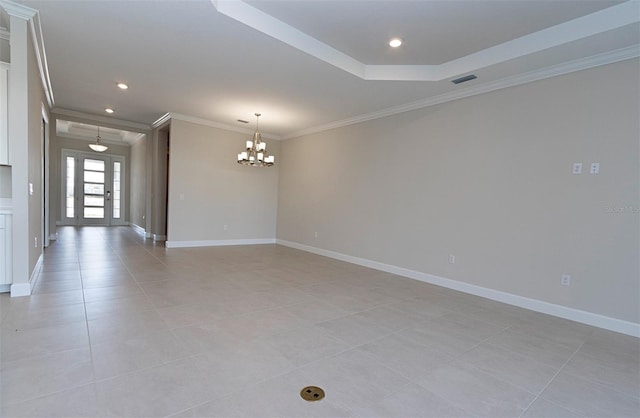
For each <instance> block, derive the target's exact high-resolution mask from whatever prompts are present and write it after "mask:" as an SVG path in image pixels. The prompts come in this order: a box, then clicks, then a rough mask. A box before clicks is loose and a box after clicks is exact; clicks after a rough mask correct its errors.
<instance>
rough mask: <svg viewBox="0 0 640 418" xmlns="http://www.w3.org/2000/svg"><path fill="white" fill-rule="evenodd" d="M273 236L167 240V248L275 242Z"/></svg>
mask: <svg viewBox="0 0 640 418" xmlns="http://www.w3.org/2000/svg"><path fill="white" fill-rule="evenodd" d="M275 243H276V239H275V238H254V239H220V240H203V241H167V242H166V244H165V245H166V247H167V248H188V247H220V246H226V245H258V244H275Z"/></svg>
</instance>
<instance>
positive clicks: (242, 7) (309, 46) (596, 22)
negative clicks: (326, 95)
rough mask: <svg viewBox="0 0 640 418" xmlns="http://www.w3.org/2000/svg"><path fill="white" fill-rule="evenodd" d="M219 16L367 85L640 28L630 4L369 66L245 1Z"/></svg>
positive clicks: (220, 5)
mask: <svg viewBox="0 0 640 418" xmlns="http://www.w3.org/2000/svg"><path fill="white" fill-rule="evenodd" d="M211 3H212V4H213V5H214V7H215V8H216V10H217V11H218V12H219V13H222V14H224V15H226V16H228V17H230V18H232V19H234V20H236V21H238V22H241V23H243V24H245V25H247V26H249V27H251V28H253V29H255V30H258V31H260V32H262V33H264V34H266V35H269V36H271V37H273V38H275V39H277V40H279V41H281V42H284V43H286V44H287V45H290V46H292V47H294V48H297V49H298V50H300V51H302V52H305V53H307V54H309V55H311V56H313V57H315V58H318V59H320V60H322V61H324V62H326V63H328V64H331V65H333V66H335V67H337V68H340V69H341V70H343V71H346V72H348V73H350V74H353V75H355V76H357V77H360V78H362V79H364V80H378V81H383V80H385V81H441V80H446V79H449V78H453V77H455V76H458V75H460V74H465V73H469V72H473V71H476V70H479V69H481V68H486V67H489V66H491V65H496V64H500V63H503V62H506V61H509V60H513V59H516V58H519V57H523V56H527V55H530V54H533V53H536V52H540V51H544V50H546V49H549V48H553V47H557V46H559V45H563V44H567V43H569V42H574V41H577V40H579V39H584V38H587V37H589V36H593V35H597V34H599V33H603V32H607V31H609V30H613V29H617V28H620V27H623V26H626V25H629V24H632V23H636V22H640V13H639V5H638V2H637V1H627V2H624V3H621V4H618V5H616V6H612V7H609V8H606V9H603V10H600V11H597V12H594V13H591V14H589V15H586V16H582V17H579V18H576V19H573V20H570V21H567V22H564V23H561V24H559V25H556V26H552V27H549V28H546V29H542V30H540V31H537V32H534V33H530V34H528V35H525V36H522V37H520V38H516V39H513V40H511V41H507V42H504V43H502V44H499V45H495V46H492V47H490V48H487V49H484V50H482V51H478V52H475V53H473V54H469V55H467V56H464V57H461V58H458V59H455V60H452V61H449V62H445V63H443V64H440V65H366V64H364V63H362V62H360V61H358V60H356V59H355V58H353V57H351V56H349V55H347V54H345V53H343V52H340V51H338V50H337V49H335V48H333V47H331V46H329V45H327V44H325V43H323V42H321V41H319V40H317V39H315V38H313V37H311V36H310V35H308V34H306V33H304V32H302V31H300V30H298V29H296V28H294V27H292V26H290V25H288V24H287V23H285V22H283V21H281V20H278V19H276V18H274V17H273V16H271V15H268V14H267V13H265V12H263V11H261V10H258V9H256V8H255V7H253V6H250V5H249V4H247V3H245V2H244V1H242V0H211Z"/></svg>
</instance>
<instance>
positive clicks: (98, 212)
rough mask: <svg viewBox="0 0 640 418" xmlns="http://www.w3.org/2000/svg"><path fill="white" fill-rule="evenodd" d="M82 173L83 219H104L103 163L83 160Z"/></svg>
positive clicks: (104, 164) (104, 166) (88, 159)
mask: <svg viewBox="0 0 640 418" xmlns="http://www.w3.org/2000/svg"><path fill="white" fill-rule="evenodd" d="M82 166H83V168H84V173H83V180H84V181H83V185H82V188H83V192H84V198H83V202H82V203H83V207H84V209H83V214H84V218H85V219H104V215H105V212H104V207H105V198H104V194H105V184H104V182H105V174H106V173H105V169H106V167H107V165H106V163H105V161H103V160H96V159H91V158H85V159H84V160H83V163H82Z"/></svg>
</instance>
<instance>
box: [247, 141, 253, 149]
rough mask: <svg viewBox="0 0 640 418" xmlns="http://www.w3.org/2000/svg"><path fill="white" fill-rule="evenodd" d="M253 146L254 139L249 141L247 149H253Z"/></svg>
mask: <svg viewBox="0 0 640 418" xmlns="http://www.w3.org/2000/svg"><path fill="white" fill-rule="evenodd" d="M252 147H253V141H247V149H251V148H252Z"/></svg>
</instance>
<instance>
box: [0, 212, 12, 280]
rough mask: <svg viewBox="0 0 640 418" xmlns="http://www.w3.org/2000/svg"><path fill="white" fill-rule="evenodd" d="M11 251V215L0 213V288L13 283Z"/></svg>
mask: <svg viewBox="0 0 640 418" xmlns="http://www.w3.org/2000/svg"><path fill="white" fill-rule="evenodd" d="M11 249H12V246H11V214H10V213H6V212H4V213H3V212H0V288H2V287H4V286H1V285H7V284H11V282H12V281H13V280H12V277H11V276H12V271H11V270H12V269H11V265H12V260H13V256H12V254H11ZM0 291H2V289H0Z"/></svg>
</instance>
